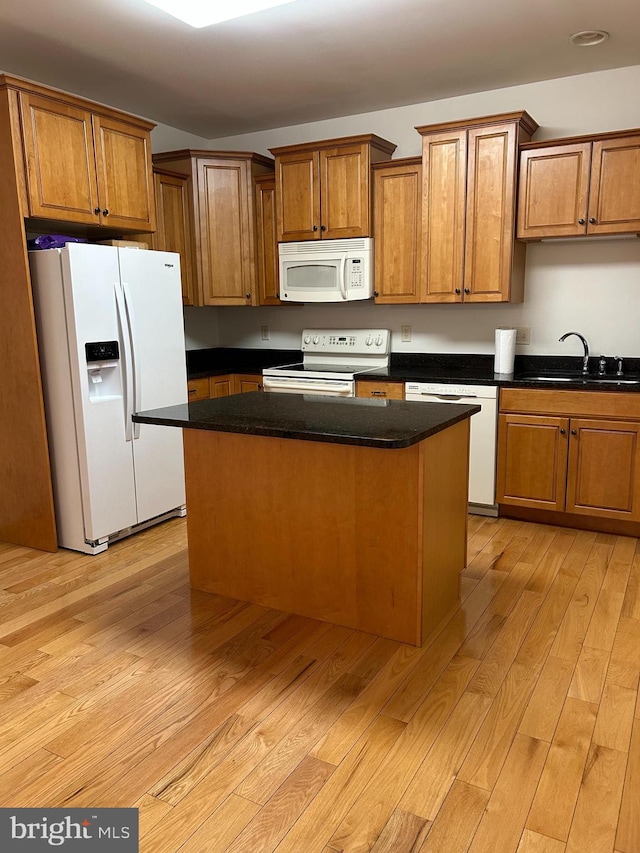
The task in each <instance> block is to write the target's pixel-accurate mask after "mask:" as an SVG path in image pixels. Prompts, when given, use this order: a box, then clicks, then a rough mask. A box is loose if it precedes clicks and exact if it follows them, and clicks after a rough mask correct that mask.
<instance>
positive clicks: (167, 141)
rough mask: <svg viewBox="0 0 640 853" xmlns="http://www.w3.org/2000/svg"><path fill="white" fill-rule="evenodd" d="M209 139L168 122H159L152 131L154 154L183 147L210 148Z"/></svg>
mask: <svg viewBox="0 0 640 853" xmlns="http://www.w3.org/2000/svg"><path fill="white" fill-rule="evenodd" d="M210 147H211V146H210V144H209V140H208V139H204V138H203V137H202V136H196V135H195V134H193V133H187V132H186V131H185V130H178V128H177V127H170V126H169V125H168V124H158V125H156V126H155V127H154V128H153V130H152V131H151V150H152V151H153V153H154V154H158V153H159V152H160V151H174V150H179V149H181V148H196V149H198V148H210Z"/></svg>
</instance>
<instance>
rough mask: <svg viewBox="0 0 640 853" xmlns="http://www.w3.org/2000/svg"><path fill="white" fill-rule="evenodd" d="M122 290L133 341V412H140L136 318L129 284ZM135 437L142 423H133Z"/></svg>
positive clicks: (124, 283)
mask: <svg viewBox="0 0 640 853" xmlns="http://www.w3.org/2000/svg"><path fill="white" fill-rule="evenodd" d="M122 290H123V293H124V304H125V307H126V310H127V321H128V327H129V339H130V342H131V364H132V366H133V412H139V411H140V410H141V408H142V404H141V382H140V365H139V364H138V357H137V355H136V318H135V314H134V311H133V303H132V299H131V295H130V293H129V285H128V284H127V283H126V282H124V281H123V282H122ZM133 437H134V439H137V438H140V424H133Z"/></svg>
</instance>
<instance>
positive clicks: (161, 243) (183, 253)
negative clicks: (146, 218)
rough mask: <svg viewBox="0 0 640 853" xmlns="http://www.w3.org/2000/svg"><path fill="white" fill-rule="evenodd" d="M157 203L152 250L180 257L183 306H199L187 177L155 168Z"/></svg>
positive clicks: (154, 179)
mask: <svg viewBox="0 0 640 853" xmlns="http://www.w3.org/2000/svg"><path fill="white" fill-rule="evenodd" d="M153 181H154V188H155V199H156V223H157V227H156V232H155V234H153V235H152V248H154V249H158V250H159V251H161V252H177V253H178V254H179V255H180V274H181V278H182V302H183V304H184V305H197V304H198V301H199V300H198V290H197V282H196V277H195V258H194V257H193V252H194V243H193V225H192V222H191V216H190V212H191V187H190V185H189V178H188V177H187V176H186V175H179V174H177V173H176V172H168V171H165V170H163V169H158V168H154V170H153Z"/></svg>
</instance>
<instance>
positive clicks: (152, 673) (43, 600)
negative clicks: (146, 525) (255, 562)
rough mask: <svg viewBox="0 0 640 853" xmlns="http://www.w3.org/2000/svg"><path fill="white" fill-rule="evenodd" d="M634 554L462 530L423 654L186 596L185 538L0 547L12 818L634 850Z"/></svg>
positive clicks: (526, 849) (326, 844)
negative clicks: (443, 602)
mask: <svg viewBox="0 0 640 853" xmlns="http://www.w3.org/2000/svg"><path fill="white" fill-rule="evenodd" d="M637 545H638V540H636V539H632V538H626V537H620V536H618V537H616V536H609V535H604V534H595V533H588V532H584V531H577V530H566V529H560V528H555V527H549V526H545V525H534V524H527V523H521V522H517V521H513V520H506V519H482V518H480V517H476V516H472V517H471V518H470V522H469V559H468V565H467V568H466V569H465V571H464V573H463V578H462V593H463V604H462V607H461V608H460V609H459V610H458V611H456V613H454V614H453V615H452V617H451V618H450V619H449V620H448V621H447V623H446V624H445V625H443V626H442V628H441V630H440V632H439V633H437V635H434V636H432V637H430V638H429V640H428V642H427V643H426V644H425V645H424V646H423V647H422V648H419V649H417V648H413V647H411V646H406V645H402V644H400V643H397V642H393V641H391V640H386V639H380V638H376V637H373V636H371V635H368V634H363V633H358V632H356V631H353V630H349V629H347V628H341V627H337V626H332V625H328V624H325V623H320V622H315V621H313V620H310V619H305V618H302V617H298V616H291V615H287V614H284V613H280V612H276V611H273V610H267V609H266V608H263V607H258V606H254V605H250V604H244V603H242V602H235V601H232V600H229V599H223V598H220V597H218V596H215V595H208V594H205V593H200V592H195V591H193V592H192V591H191V590H190V589H189V586H188V572H187V553H186V526H185V522H184V521H183V520H174V521H170V522H166V523H165V524H163V525H161V526H159V527H156V528H153V529H150V530H147V531H145V532H143V533H141V534H138V535H137V536H135V537H132V538H131V539H128V540H124V541H123V542H120V543H117V544H115V545H113V546H112V547H111V548H110V549H109V551H108V552H107V553H106V554H103V555H100V556H98V557H87V556H83V555H80V554H75V553H73V552H70V551H59V552H58V553H57V554H53V555H52V554H44V553H42V552H38V551H31V550H29V549H26V548H20V547H14V546H9V545H0V581H1V583H0V613H1V626H0V767H1V768H2V773H1V775H0V788H1V794H0V806H33V807H37V806H66V807H71V806H96V807H97V806H137V807H138V808H139V809H140V825H141V848H140V849H141V850H142V851H143V853H173V851H178V850H179V851H180V853H210V851H211V853H214V851H228V853H267V851H271V850H277V851H278V853H285V851H286V853H313V851H319V853H323V851H324V853H335V851H349V852H350V853H356V851H358V853H359V852H360V851H369V850H370V851H372V853H409V851H412V853H417V851H420V853H427V852H428V853H463V851H467V850H469V851H471V852H472V853H511V852H512V851H514V853H515V851H517V853H611V851H614V850H615V851H618V853H640V703H639V702H638V682H639V675H640V548H638V547H637Z"/></svg>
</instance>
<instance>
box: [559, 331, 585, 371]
mask: <svg viewBox="0 0 640 853" xmlns="http://www.w3.org/2000/svg"><path fill="white" fill-rule="evenodd" d="M571 335H575V336H576V337H577V338H580V340H581V341H582V346H583V347H584V356H583V357H582V372H583V373H588V372H589V344H588V343H587V339H586V338H585V337H583V335H581V334H580V332H565V334H564V335H563V336H562V337H561V338H559V340H560V341H566V339H567V338H568V337H570V336H571Z"/></svg>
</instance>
